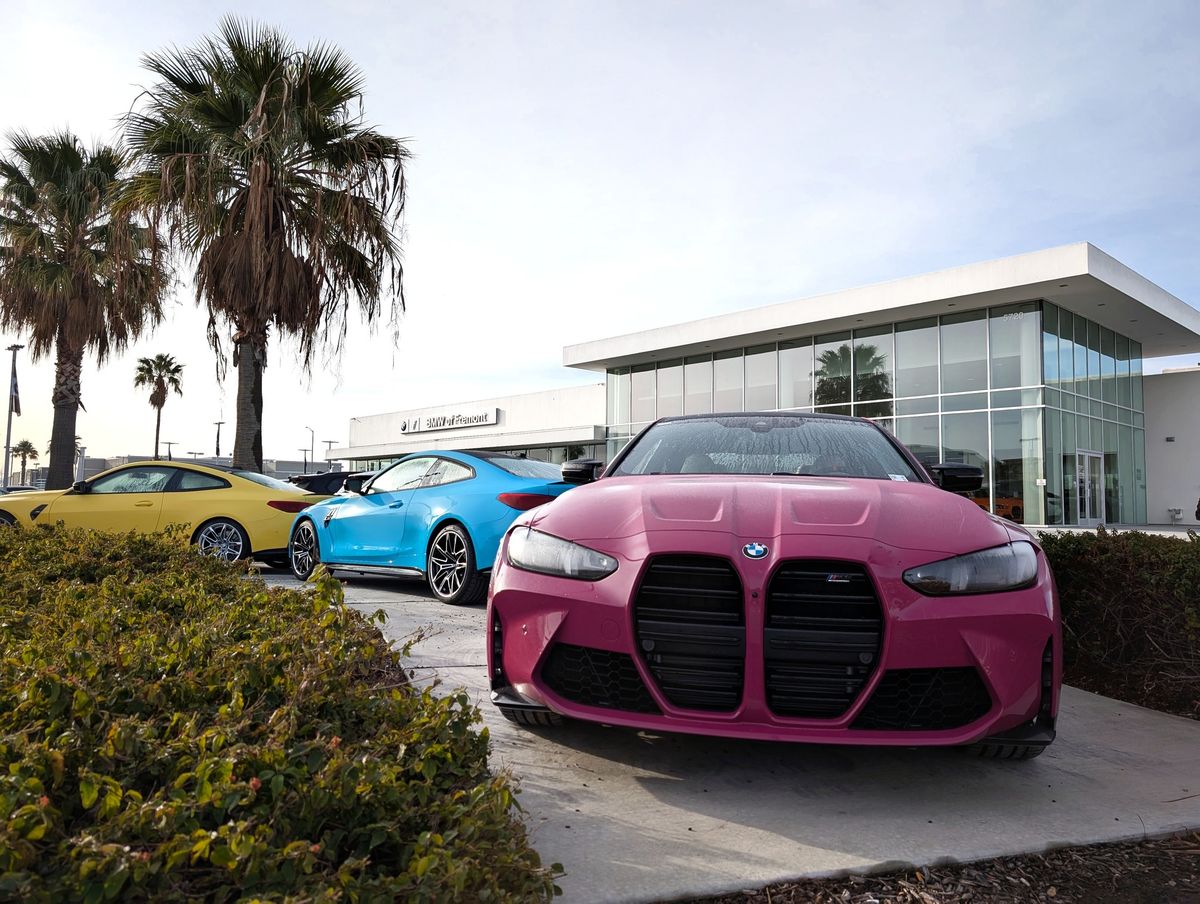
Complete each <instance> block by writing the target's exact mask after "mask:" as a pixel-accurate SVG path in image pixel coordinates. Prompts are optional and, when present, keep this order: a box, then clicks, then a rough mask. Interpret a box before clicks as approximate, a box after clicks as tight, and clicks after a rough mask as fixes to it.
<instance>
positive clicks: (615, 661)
mask: <svg viewBox="0 0 1200 904" xmlns="http://www.w3.org/2000/svg"><path fill="white" fill-rule="evenodd" d="M542 680H543V681H545V682H546V685H547V686H548V687H549V688H550V690H552V691H554V693H556V694H558V695H559V696H560V697H562V698H563V699H564V700H571V701H574V702H575V703H581V704H583V705H584V706H599V707H603V708H605V709H623V710H626V711H628V712H635V713H657V712H660V710H659V708H658V706H657V704H655V702H654V698H653V697H651V696H650V692H649V691H647V690H646V685H644V684H643V683H642V678H641V676H640V675H639V674H638V670H637V666H635V665H634V664H633V659H632V657H630V656H627V655H625V654H624V653H613V652H612V651H610V650H596V649H593V648H592V647H579V646H576V645H575V644H569V643H557V644H555V645H554V646H553V647H551V648H550V655H549V656H547V657H546V663H545V665H543V666H542Z"/></svg>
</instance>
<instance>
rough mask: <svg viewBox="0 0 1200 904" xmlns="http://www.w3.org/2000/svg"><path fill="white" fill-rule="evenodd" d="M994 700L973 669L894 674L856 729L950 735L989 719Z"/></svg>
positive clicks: (895, 671) (856, 722) (881, 685)
mask: <svg viewBox="0 0 1200 904" xmlns="http://www.w3.org/2000/svg"><path fill="white" fill-rule="evenodd" d="M991 708H992V699H991V696H990V695H989V694H988V691H987V688H986V687H985V686H984V683H983V679H982V678H980V677H979V673H978V672H977V671H976V670H975V669H973V668H969V667H968V668H954V669H892V670H889V671H887V672H885V673H884V675H883V679H882V680H881V681H880V682H879V686H878V687H877V688H875V693H873V694H872V695H871V699H870V700H868V701H867V705H866V706H864V707H863V710H862V712H860V713H859V714H858V718H857V719H855V720H854V724H853V725H852V726H851V727H852V728H864V729H874V730H877V731H947V730H949V729H952V728H962V727H963V726H964V725H970V724H971V723H972V722H974V721H975V720H976V719H980V718H982V717H983V716H985V715H987V712H988V710H989V709H991Z"/></svg>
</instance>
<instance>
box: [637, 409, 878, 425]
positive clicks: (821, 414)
mask: <svg viewBox="0 0 1200 904" xmlns="http://www.w3.org/2000/svg"><path fill="white" fill-rule="evenodd" d="M731 417H804V418H821V419H822V420H830V421H862V422H865V423H868V424H874V423H875V421H873V420H871V419H870V418H865V417H855V416H854V415H852V414H833V413H831V412H827V411H714V412H711V413H709V414H668V415H664V416H663V417H660V418H658V419H657V420H656V421H655V423H661V422H663V421H702V420H713V419H715V418H731Z"/></svg>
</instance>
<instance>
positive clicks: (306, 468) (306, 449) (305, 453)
mask: <svg viewBox="0 0 1200 904" xmlns="http://www.w3.org/2000/svg"><path fill="white" fill-rule="evenodd" d="M299 449H300V451H301V452H303V453H304V473H305V474H307V473H308V446H300V447H299Z"/></svg>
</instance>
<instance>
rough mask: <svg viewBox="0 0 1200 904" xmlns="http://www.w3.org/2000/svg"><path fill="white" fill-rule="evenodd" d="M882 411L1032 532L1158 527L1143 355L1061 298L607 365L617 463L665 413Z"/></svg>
mask: <svg viewBox="0 0 1200 904" xmlns="http://www.w3.org/2000/svg"><path fill="white" fill-rule="evenodd" d="M681 406H682V411H683V412H684V413H686V414H704V413H708V412H712V411H771V410H792V411H822V412H830V413H834V414H854V415H857V416H859V417H868V418H872V419H873V420H875V421H877V422H879V423H880V424H881V425H882V426H884V427H885V428H886V429H888V430H890V431H892V432H893V433H894V434H895V435H896V436H897V437H898V438H899V439H900V440H901V441H902V442H903V443H904V444H905V445H907V446H908V447H909V448H910V449H911V450H912V451H913V453H914V454H915V455H916V456H917V458H918V459H920V460H921V461H922V462H924V463H926V464H933V463H936V462H938V461H946V462H961V463H965V464H973V465H978V466H979V467H981V468H983V470H984V474H985V475H986V480H985V485H984V487H983V489H982V490H980V491H979V492H978V493H977V494H975V501H976V503H978V504H979V505H980V506H981V507H983V508H986V509H988V510H990V511H993V512H995V513H997V514H999V515H1002V516H1004V517H1006V518H1011V519H1012V520H1014V521H1017V522H1020V523H1025V524H1079V525H1094V524H1101V523H1107V524H1144V523H1145V522H1146V474H1145V437H1144V430H1143V422H1144V418H1143V413H1142V349H1141V346H1140V345H1139V344H1138V343H1137V342H1134V341H1133V340H1131V339H1129V338H1128V337H1126V336H1122V335H1121V334H1120V333H1116V332H1113V331H1112V330H1109V329H1107V328H1105V327H1102V326H1100V325H1099V324H1097V323H1095V322H1093V321H1090V320H1088V319H1087V318H1085V317H1081V316H1080V315H1078V314H1074V313H1072V312H1070V311H1067V310H1064V309H1061V308H1059V307H1057V306H1055V305H1053V304H1050V303H1049V302H1041V301H1029V302H1024V303H1021V304H1014V305H1006V306H1004V307H993V308H987V309H982V310H973V311H963V312H957V313H953V314H946V315H943V316H941V317H930V318H925V319H922V320H911V321H904V322H900V323H892V324H886V325H883V326H873V327H868V328H863V329H856V330H847V331H844V332H841V333H833V334H827V335H817V336H812V337H810V338H807V339H801V340H793V341H788V342H781V343H777V344H772V345H760V346H754V347H751V348H746V349H737V350H733V351H724V352H718V353H716V354H714V355H698V356H694V357H690V358H687V359H685V360H683V361H682V362H681V361H679V360H674V361H664V362H661V363H660V364H658V365H657V366H656V365H641V366H636V367H633V368H622V369H616V370H612V371H609V374H608V414H609V420H608V445H607V449H606V452H607V457H609V458H611V457H612V456H613V455H615V454H616V452H617V451H618V450H619V449H620V448H621V447H623V446H624V445H625V444H626V443H627V442H628V441H629V439H630V437H631V436H633V435H634V434H636V433H637V432H638V431H639V430H641V429H642V428H643V427H645V426H646V425H647V424H648V423H649V422H651V421H652V420H654V419H655V418H657V417H663V416H666V415H668V414H677V413H679V411H680V407H681Z"/></svg>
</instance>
